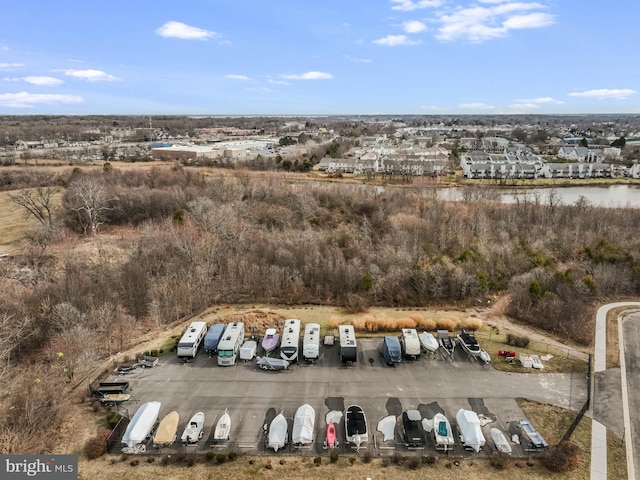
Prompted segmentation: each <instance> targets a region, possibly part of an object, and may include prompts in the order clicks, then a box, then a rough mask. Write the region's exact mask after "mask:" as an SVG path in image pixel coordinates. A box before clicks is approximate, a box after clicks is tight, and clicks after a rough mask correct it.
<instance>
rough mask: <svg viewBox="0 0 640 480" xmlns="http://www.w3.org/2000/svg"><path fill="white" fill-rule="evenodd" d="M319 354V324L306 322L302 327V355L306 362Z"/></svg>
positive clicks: (311, 360)
mask: <svg viewBox="0 0 640 480" xmlns="http://www.w3.org/2000/svg"><path fill="white" fill-rule="evenodd" d="M319 356H320V325H319V324H318V323H307V324H306V325H305V327H304V337H303V339H302V357H303V358H304V359H305V361H307V362H313V361H314V360H317V359H318V357H319Z"/></svg>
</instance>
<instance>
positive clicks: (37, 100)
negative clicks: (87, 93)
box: [0, 92, 83, 108]
mask: <svg viewBox="0 0 640 480" xmlns="http://www.w3.org/2000/svg"><path fill="white" fill-rule="evenodd" d="M82 101H83V100H82V97H80V96H78V95H54V94H50V93H28V92H20V93H2V94H0V105H1V106H3V107H11V108H30V107H33V106H34V105H37V104H41V103H45V104H56V103H80V102H82Z"/></svg>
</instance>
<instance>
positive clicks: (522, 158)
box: [460, 152, 640, 179]
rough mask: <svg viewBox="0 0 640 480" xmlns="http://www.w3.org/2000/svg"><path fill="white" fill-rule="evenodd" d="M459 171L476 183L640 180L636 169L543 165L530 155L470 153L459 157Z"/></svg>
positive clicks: (578, 164) (568, 164)
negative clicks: (542, 179)
mask: <svg viewBox="0 0 640 480" xmlns="http://www.w3.org/2000/svg"><path fill="white" fill-rule="evenodd" d="M460 167H461V168H462V171H463V174H464V176H465V177H466V178H476V179H504V178H517V179H537V178H567V179H571V178H613V177H619V176H627V177H633V178H638V177H640V165H633V166H632V167H625V166H623V165H613V164H608V163H602V162H592V163H580V162H567V163H547V162H544V161H542V159H541V158H540V157H538V156H537V155H532V154H515V155H513V154H487V153H484V152H471V153H469V154H465V155H462V156H461V157H460Z"/></svg>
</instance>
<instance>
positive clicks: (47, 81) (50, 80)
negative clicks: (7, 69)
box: [22, 76, 64, 87]
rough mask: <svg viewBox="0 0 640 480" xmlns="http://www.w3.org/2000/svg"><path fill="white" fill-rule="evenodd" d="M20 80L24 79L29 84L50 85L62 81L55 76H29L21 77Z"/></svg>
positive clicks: (58, 83)
mask: <svg viewBox="0 0 640 480" xmlns="http://www.w3.org/2000/svg"><path fill="white" fill-rule="evenodd" d="M22 80H24V81H25V82H27V83H30V84H31V85H40V86H50V87H51V86H54V85H61V84H63V83H64V81H63V80H60V79H59V78H55V77H37V76H29V77H22Z"/></svg>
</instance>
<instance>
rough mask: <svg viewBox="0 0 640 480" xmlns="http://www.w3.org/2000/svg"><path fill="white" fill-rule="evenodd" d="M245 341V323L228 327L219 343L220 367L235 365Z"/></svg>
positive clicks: (236, 323)
mask: <svg viewBox="0 0 640 480" xmlns="http://www.w3.org/2000/svg"><path fill="white" fill-rule="evenodd" d="M243 341H244V323H242V322H235V323H230V324H229V325H227V328H226V330H225V331H224V334H223V335H222V338H221V339H220V342H219V343H218V365H220V366H221V367H226V366H230V365H235V364H236V358H238V353H239V352H240V347H241V346H242V342H243Z"/></svg>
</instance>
